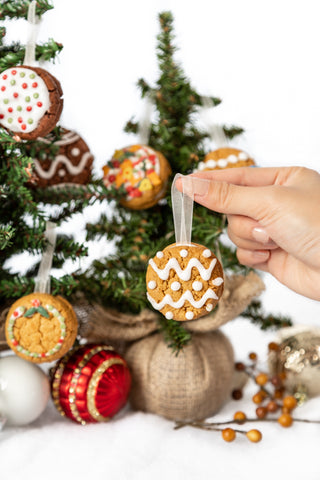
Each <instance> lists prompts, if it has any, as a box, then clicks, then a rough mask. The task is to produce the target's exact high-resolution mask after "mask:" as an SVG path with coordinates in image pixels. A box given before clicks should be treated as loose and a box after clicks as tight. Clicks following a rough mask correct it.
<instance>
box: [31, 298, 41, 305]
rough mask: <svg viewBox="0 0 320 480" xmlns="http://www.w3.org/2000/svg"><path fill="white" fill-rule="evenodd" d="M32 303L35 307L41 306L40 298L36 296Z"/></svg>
mask: <svg viewBox="0 0 320 480" xmlns="http://www.w3.org/2000/svg"><path fill="white" fill-rule="evenodd" d="M31 305H33V306H34V307H39V306H40V300H39V299H38V298H35V299H34V300H32V302H31Z"/></svg>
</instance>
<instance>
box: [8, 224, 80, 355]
mask: <svg viewBox="0 0 320 480" xmlns="http://www.w3.org/2000/svg"><path fill="white" fill-rule="evenodd" d="M45 235H46V238H47V240H48V246H47V249H46V250H45V252H44V254H43V257H42V260H41V262H40V267H39V272H38V277H37V279H36V282H35V292H34V293H31V294H30V295H26V296H24V297H22V298H19V300H17V301H16V302H15V303H14V304H13V305H12V306H11V308H10V310H9V312H8V315H7V319H6V325H5V332H6V339H7V343H8V345H9V347H10V348H11V349H12V350H13V351H14V352H15V353H16V354H17V355H18V356H19V357H22V358H24V359H25V360H29V361H30V362H33V363H43V362H51V361H54V360H57V359H58V358H60V357H62V356H63V355H64V354H65V353H66V352H67V351H68V350H69V349H70V348H71V347H72V346H73V344H74V341H75V339H76V336H77V328H78V322H77V317H76V314H75V312H74V310H73V308H72V306H71V305H70V303H69V302H68V301H67V300H65V299H64V298H62V297H60V296H53V295H50V293H49V292H50V269H51V264H52V256H53V251H54V247H55V239H56V233H55V224H53V223H51V222H48V223H47V229H46V232H45Z"/></svg>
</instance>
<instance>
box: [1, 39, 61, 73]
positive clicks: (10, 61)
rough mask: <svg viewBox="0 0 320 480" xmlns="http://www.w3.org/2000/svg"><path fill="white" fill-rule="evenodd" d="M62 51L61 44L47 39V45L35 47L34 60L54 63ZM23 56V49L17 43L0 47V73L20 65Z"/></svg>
mask: <svg viewBox="0 0 320 480" xmlns="http://www.w3.org/2000/svg"><path fill="white" fill-rule="evenodd" d="M62 49H63V45H62V44H61V43H57V42H55V41H54V40H53V39H49V41H48V42H47V43H44V44H42V45H37V46H36V60H37V61H43V62H47V61H50V60H52V61H54V60H55V59H56V57H57V55H58V54H59V53H60V52H61V50H62ZM24 56H25V47H22V46H20V44H19V43H15V44H13V45H10V46H4V47H3V46H2V47H0V72H2V71H4V70H7V68H11V67H14V66H16V65H22V64H23V60H24Z"/></svg>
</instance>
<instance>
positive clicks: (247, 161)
mask: <svg viewBox="0 0 320 480" xmlns="http://www.w3.org/2000/svg"><path fill="white" fill-rule="evenodd" d="M252 166H255V161H254V160H253V158H251V157H250V156H249V155H248V154H247V153H246V152H244V151H243V150H239V149H237V148H231V147H222V148H218V149H217V150H213V151H212V152H209V153H207V155H206V156H205V157H204V160H203V162H200V163H199V164H198V167H197V169H196V171H197V172H204V171H208V170H221V169H224V168H236V167H252Z"/></svg>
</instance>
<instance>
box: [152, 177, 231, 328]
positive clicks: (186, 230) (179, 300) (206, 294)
mask: <svg viewBox="0 0 320 480" xmlns="http://www.w3.org/2000/svg"><path fill="white" fill-rule="evenodd" d="M179 177H181V175H179V174H178V175H176V177H175V179H174V182H173V184H172V206H173V215H174V224H175V234H176V243H175V244H172V245H169V246H168V247H166V248H165V249H164V250H163V251H160V252H157V254H156V256H155V257H154V258H153V259H151V260H149V265H148V269H147V276H146V283H147V298H148V300H149V302H150V303H151V305H152V307H153V308H154V309H155V310H159V311H160V312H161V313H162V314H163V315H164V316H165V317H166V318H167V319H168V320H171V319H172V320H178V321H187V320H195V319H197V318H199V317H202V316H204V315H208V314H209V313H210V312H211V311H212V310H213V309H214V307H215V306H216V305H217V303H218V301H219V299H220V297H221V295H222V292H223V287H224V278H223V269H222V266H221V264H220V262H219V260H218V259H217V257H216V256H215V255H214V253H213V252H212V251H211V250H209V249H208V248H206V247H204V246H202V245H198V244H195V243H191V227H192V210H193V195H192V178H191V177H185V178H184V182H183V187H184V188H185V186H186V187H187V188H188V195H186V194H185V193H180V192H179V191H178V190H177V189H176V187H175V182H176V179H177V178H179ZM204 181H206V180H204ZM189 195H190V196H189Z"/></svg>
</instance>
